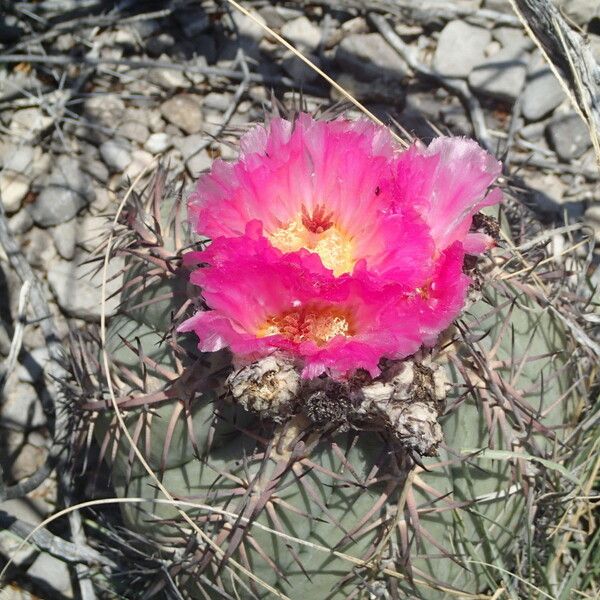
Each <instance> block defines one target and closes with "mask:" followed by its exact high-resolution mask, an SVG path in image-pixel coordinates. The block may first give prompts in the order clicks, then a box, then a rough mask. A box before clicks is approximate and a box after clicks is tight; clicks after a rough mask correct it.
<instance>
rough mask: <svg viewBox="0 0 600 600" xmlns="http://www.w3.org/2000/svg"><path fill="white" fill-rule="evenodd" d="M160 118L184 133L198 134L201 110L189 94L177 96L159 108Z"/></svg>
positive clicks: (200, 124)
mask: <svg viewBox="0 0 600 600" xmlns="http://www.w3.org/2000/svg"><path fill="white" fill-rule="evenodd" d="M160 112H161V114H162V116H163V117H164V118H165V119H166V120H167V121H168V122H169V123H172V124H173V125H175V126H176V127H178V128H179V129H181V130H182V131H183V132H185V133H188V134H190V133H198V132H199V131H200V130H201V129H202V121H203V119H202V110H201V108H200V104H199V102H198V100H196V98H195V97H194V96H192V95H190V94H178V95H177V96H173V97H172V98H169V100H167V101H165V102H163V103H162V104H161V106H160Z"/></svg>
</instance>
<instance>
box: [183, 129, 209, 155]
mask: <svg viewBox="0 0 600 600" xmlns="http://www.w3.org/2000/svg"><path fill="white" fill-rule="evenodd" d="M206 141H207V140H206V136H205V135H203V134H201V133H195V134H194V135H188V136H186V137H183V138H178V139H177V140H176V141H175V147H176V148H177V149H178V150H179V151H180V152H181V155H182V156H183V160H188V158H190V157H191V156H192V155H193V154H196V152H198V150H199V149H200V147H202V146H203V145H204V144H206Z"/></svg>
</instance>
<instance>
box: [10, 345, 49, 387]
mask: <svg viewBox="0 0 600 600" xmlns="http://www.w3.org/2000/svg"><path fill="white" fill-rule="evenodd" d="M49 360H50V354H49V353H48V348H47V347H46V346H41V347H40V348H35V349H34V350H32V351H31V352H25V353H24V356H23V360H22V361H21V364H20V365H19V366H18V367H17V379H18V380H19V381H21V382H22V383H29V384H35V383H37V382H38V381H40V380H41V379H42V377H43V375H44V368H45V367H46V365H47V364H48V361H49Z"/></svg>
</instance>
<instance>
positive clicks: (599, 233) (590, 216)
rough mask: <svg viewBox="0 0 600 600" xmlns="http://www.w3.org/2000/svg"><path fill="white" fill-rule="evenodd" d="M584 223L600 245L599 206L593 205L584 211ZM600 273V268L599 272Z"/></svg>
mask: <svg viewBox="0 0 600 600" xmlns="http://www.w3.org/2000/svg"><path fill="white" fill-rule="evenodd" d="M583 219H584V221H585V222H586V223H587V224H588V225H589V226H590V227H591V228H592V229H593V230H594V237H595V239H596V242H597V243H600V205H598V204H594V205H592V206H590V207H588V209H587V210H586V211H585V213H584V215H583ZM598 272H599V273H600V268H599V271H598Z"/></svg>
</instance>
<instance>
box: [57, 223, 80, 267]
mask: <svg viewBox="0 0 600 600" xmlns="http://www.w3.org/2000/svg"><path fill="white" fill-rule="evenodd" d="M52 239H53V240H54V245H55V246H56V250H57V251H58V253H59V254H60V256H61V257H62V258H64V259H66V260H71V259H72V258H73V257H74V256H75V245H76V243H77V221H76V220H75V219H73V220H71V221H68V222H67V223H61V224H60V225H57V226H56V227H53V228H52Z"/></svg>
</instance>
